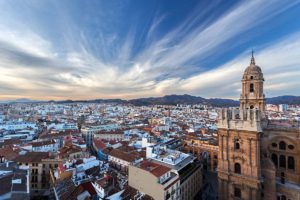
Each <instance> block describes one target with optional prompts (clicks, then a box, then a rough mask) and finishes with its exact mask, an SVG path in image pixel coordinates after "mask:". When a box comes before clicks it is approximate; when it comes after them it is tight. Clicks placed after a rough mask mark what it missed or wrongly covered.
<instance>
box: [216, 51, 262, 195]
mask: <svg viewBox="0 0 300 200" xmlns="http://www.w3.org/2000/svg"><path fill="white" fill-rule="evenodd" d="M263 82H264V78H263V74H262V72H261V69H260V67H259V66H257V65H256V64H255V60H254V57H253V52H252V58H251V62H250V65H249V66H248V67H247V68H246V70H245V72H244V75H243V79H242V94H241V97H240V109H236V108H234V109H222V110H220V112H219V115H218V122H217V126H218V142H219V154H218V184H219V188H218V189H219V199H220V200H236V199H243V200H254V199H255V200H260V199H263V193H262V188H263V186H262V180H263V179H262V175H261V155H260V152H261V133H262V132H263V119H264V118H263V112H264V110H265V96H264V94H263Z"/></svg>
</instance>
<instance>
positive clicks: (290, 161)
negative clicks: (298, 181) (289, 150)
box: [288, 156, 295, 170]
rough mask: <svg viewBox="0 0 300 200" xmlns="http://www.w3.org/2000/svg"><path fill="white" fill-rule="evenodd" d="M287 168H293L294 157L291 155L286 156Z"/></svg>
mask: <svg viewBox="0 0 300 200" xmlns="http://www.w3.org/2000/svg"><path fill="white" fill-rule="evenodd" d="M288 169H292V170H294V169H295V159H294V157H293V156H289V157H288Z"/></svg>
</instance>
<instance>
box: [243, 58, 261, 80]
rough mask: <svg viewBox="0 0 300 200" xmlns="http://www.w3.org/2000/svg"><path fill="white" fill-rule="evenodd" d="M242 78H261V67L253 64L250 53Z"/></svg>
mask: <svg viewBox="0 0 300 200" xmlns="http://www.w3.org/2000/svg"><path fill="white" fill-rule="evenodd" d="M243 79H263V73H262V71H261V68H260V67H259V66H257V65H256V64H255V59H254V57H253V54H252V58H251V62H250V65H249V66H248V67H247V68H246V69H245V71H244V76H243Z"/></svg>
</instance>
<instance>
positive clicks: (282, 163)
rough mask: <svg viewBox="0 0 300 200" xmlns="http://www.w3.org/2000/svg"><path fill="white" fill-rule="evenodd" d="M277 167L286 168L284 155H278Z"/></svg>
mask: <svg viewBox="0 0 300 200" xmlns="http://www.w3.org/2000/svg"><path fill="white" fill-rule="evenodd" d="M279 167H283V168H286V159H285V156H284V155H280V157H279Z"/></svg>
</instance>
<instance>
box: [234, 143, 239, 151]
mask: <svg viewBox="0 0 300 200" xmlns="http://www.w3.org/2000/svg"><path fill="white" fill-rule="evenodd" d="M234 148H235V149H237V150H238V149H240V143H239V142H235V145H234Z"/></svg>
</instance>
